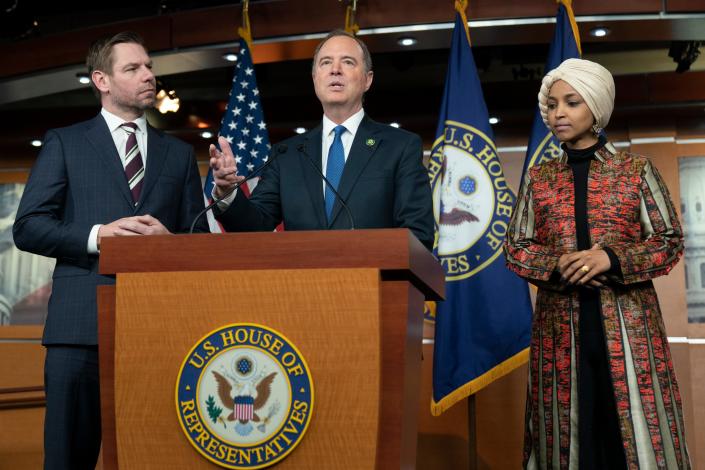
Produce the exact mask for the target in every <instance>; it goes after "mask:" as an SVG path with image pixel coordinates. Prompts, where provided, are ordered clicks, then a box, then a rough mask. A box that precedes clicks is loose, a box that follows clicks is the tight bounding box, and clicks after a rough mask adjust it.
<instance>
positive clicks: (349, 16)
mask: <svg viewBox="0 0 705 470" xmlns="http://www.w3.org/2000/svg"><path fill="white" fill-rule="evenodd" d="M356 14H357V0H352V1H351V2H350V4H349V5H348V7H347V8H346V9H345V31H347V32H348V33H350V34H352V35H354V36H357V33H358V31H360V25H359V24H357V23H356V22H355V15H356Z"/></svg>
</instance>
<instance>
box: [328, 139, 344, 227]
mask: <svg viewBox="0 0 705 470" xmlns="http://www.w3.org/2000/svg"><path fill="white" fill-rule="evenodd" d="M333 130H334V131H335V138H334V139H333V143H332V144H331V145H330V149H329V150H328V163H327V164H326V178H328V181H330V183H331V184H332V185H333V187H334V188H335V189H336V190H337V189H338V184H339V183H340V177H341V176H342V175H343V167H344V166H345V149H343V141H342V140H341V139H340V136H341V135H342V134H343V132H345V131H346V129H345V127H343V126H336V128H335V129H333ZM325 194H326V197H325V199H326V215H327V216H328V220H329V221H330V218H331V214H332V213H333V204H335V193H334V192H333V191H332V190H331V189H330V187H329V186H328V185H326V193H325Z"/></svg>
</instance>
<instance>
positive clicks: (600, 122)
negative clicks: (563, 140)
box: [539, 59, 614, 129]
mask: <svg viewBox="0 0 705 470" xmlns="http://www.w3.org/2000/svg"><path fill="white" fill-rule="evenodd" d="M558 80H563V81H564V82H566V83H567V84H568V85H570V86H571V87H573V88H574V89H575V91H577V92H578V94H579V95H580V96H581V97H582V98H583V99H584V100H585V104H587V107H588V108H590V111H592V115H593V116H594V117H595V122H596V124H597V127H599V128H601V129H604V128H605V126H607V123H608V122H609V121H610V116H611V115H612V110H613V109H614V79H613V78H612V74H611V73H610V72H609V70H607V69H606V68H604V67H603V66H601V65H600V64H597V63H595V62H590V61H589V60H584V59H567V60H564V61H563V63H561V65H559V66H558V67H557V68H555V69H553V70H551V71H550V72H548V73H547V74H546V76H545V77H543V81H542V82H541V91H539V110H540V111H541V117H542V118H543V122H544V124H546V127H548V105H547V102H548V92H549V91H550V89H551V87H552V86H553V84H554V83H555V82H556V81H558Z"/></svg>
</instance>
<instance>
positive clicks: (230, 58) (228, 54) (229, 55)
mask: <svg viewBox="0 0 705 470" xmlns="http://www.w3.org/2000/svg"><path fill="white" fill-rule="evenodd" d="M223 59H225V60H227V61H228V62H237V54H235V53H234V52H226V53H225V54H223Z"/></svg>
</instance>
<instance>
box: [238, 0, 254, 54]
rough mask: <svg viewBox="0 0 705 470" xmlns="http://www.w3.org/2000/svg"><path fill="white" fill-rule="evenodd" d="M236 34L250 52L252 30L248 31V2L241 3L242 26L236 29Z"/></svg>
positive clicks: (246, 0) (245, 0) (247, 0)
mask: <svg viewBox="0 0 705 470" xmlns="http://www.w3.org/2000/svg"><path fill="white" fill-rule="evenodd" d="M237 34H239V35H240V37H241V38H242V39H244V40H245V42H246V43H247V47H249V48H250V51H252V29H250V0H243V1H242V26H241V27H239V28H237Z"/></svg>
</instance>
